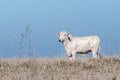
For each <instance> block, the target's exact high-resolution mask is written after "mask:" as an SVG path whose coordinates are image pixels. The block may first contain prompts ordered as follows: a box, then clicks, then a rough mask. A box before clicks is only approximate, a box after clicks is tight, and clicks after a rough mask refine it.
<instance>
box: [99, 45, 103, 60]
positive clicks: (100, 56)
mask: <svg viewBox="0 0 120 80" xmlns="http://www.w3.org/2000/svg"><path fill="white" fill-rule="evenodd" d="M98 58H102V56H101V46H100V47H99V50H98Z"/></svg>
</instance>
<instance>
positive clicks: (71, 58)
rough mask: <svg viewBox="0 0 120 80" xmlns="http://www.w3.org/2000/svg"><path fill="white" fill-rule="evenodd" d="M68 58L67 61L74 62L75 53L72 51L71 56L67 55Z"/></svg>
mask: <svg viewBox="0 0 120 80" xmlns="http://www.w3.org/2000/svg"><path fill="white" fill-rule="evenodd" d="M68 56H69V60H71V61H72V60H75V53H74V52H73V51H72V53H71V54H69V55H68Z"/></svg>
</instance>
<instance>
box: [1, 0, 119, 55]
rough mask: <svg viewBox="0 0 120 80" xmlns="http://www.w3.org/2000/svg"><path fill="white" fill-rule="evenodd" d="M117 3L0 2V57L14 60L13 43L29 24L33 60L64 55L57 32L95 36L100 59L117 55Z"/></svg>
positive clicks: (103, 0)
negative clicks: (99, 49)
mask: <svg viewBox="0 0 120 80" xmlns="http://www.w3.org/2000/svg"><path fill="white" fill-rule="evenodd" d="M119 4H120V1H119V0H1V1H0V37H1V38H0V56H1V57H16V56H18V52H17V50H16V45H15V41H17V42H19V41H20V39H21V35H20V34H21V33H22V32H24V31H25V29H26V26H27V25H28V24H30V28H31V30H32V32H31V36H32V47H33V52H34V54H35V56H37V57H41V56H42V57H49V56H61V55H65V51H64V48H63V45H62V44H60V43H59V42H58V37H57V36H56V33H57V32H60V31H63V30H64V31H68V32H69V33H71V34H73V35H75V36H88V35H98V36H99V37H100V38H101V53H102V54H103V55H109V54H111V55H116V54H117V55H119V54H118V53H120V50H119V48H120V37H119V36H120V35H119V34H120V31H119V30H120V5H119Z"/></svg>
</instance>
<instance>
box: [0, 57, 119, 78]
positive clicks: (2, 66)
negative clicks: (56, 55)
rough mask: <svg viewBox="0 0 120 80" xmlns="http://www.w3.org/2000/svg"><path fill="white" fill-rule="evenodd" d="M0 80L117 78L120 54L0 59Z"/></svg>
mask: <svg viewBox="0 0 120 80" xmlns="http://www.w3.org/2000/svg"><path fill="white" fill-rule="evenodd" d="M0 80H120V58H104V59H79V60H76V61H74V62H71V61H68V60H66V59H47V58H46V59H10V60H9V59H6V60H4V59H1V60H0Z"/></svg>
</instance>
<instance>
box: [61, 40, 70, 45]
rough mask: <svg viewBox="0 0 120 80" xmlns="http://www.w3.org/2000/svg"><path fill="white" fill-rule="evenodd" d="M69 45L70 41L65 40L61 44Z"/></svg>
mask: <svg viewBox="0 0 120 80" xmlns="http://www.w3.org/2000/svg"><path fill="white" fill-rule="evenodd" d="M69 43H71V41H69V40H66V41H64V42H63V44H64V45H68V44H69Z"/></svg>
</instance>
